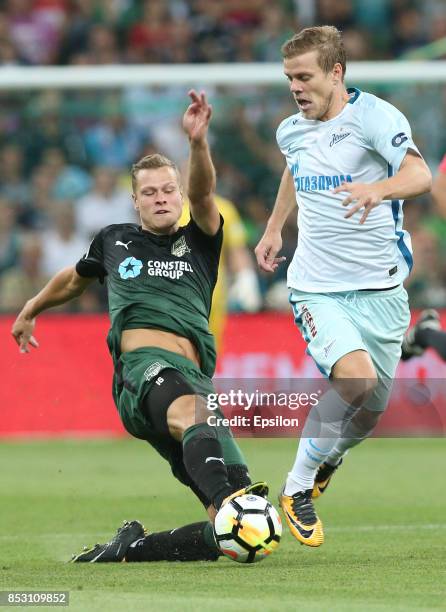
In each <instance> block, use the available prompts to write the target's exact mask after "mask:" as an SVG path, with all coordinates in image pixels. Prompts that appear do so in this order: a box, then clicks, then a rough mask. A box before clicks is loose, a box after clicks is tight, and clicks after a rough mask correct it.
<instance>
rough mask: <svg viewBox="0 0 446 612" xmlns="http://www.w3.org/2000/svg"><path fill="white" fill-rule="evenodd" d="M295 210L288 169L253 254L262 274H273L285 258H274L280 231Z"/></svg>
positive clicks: (280, 242) (294, 198)
mask: <svg viewBox="0 0 446 612" xmlns="http://www.w3.org/2000/svg"><path fill="white" fill-rule="evenodd" d="M294 208H296V195H295V191H294V181H293V177H292V176H291V173H290V171H289V169H288V167H285V170H284V172H283V175H282V179H281V181H280V186H279V191H278V192H277V197H276V202H275V204H274V208H273V212H272V213H271V217H270V218H269V221H268V225H267V226H266V230H265V233H264V234H263V236H262V238H261V240H260V242H259V244H258V245H257V246H256V248H255V250H254V252H255V255H256V258H257V263H258V265H259V268H260V269H261V270H263V271H264V272H274V271H275V270H276V269H277V267H278V265H279V264H280V263H282V261H285V259H286V257H276V255H277V253H278V252H279V251H280V249H281V248H282V229H283V226H284V224H285V221H286V220H287V218H288V216H289V214H290V213H291V211H292V210H293V209H294Z"/></svg>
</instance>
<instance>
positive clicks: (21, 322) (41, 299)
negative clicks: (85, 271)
mask: <svg viewBox="0 0 446 612" xmlns="http://www.w3.org/2000/svg"><path fill="white" fill-rule="evenodd" d="M94 280H95V279H94V278H83V277H82V276H79V274H78V273H77V272H76V270H75V268H74V267H69V268H64V269H63V270H61V271H60V272H58V273H57V274H56V275H55V276H53V278H52V279H51V280H50V281H49V282H48V283H47V284H46V285H45V287H44V288H43V289H42V290H41V291H40V292H39V293H38V294H37V295H36V296H34V297H33V298H31V299H30V300H28V302H26V304H25V306H24V307H23V308H22V310H21V312H20V313H19V315H18V316H17V319H16V320H15V322H14V324H13V326H12V330H11V333H12V335H13V336H14V339H15V341H16V342H17V344H18V345H19V347H20V352H21V353H29V346H32V347H34V348H38V346H39V343H38V342H37V340H36V339H35V338H34V336H33V333H34V327H35V325H36V317H37V315H39V314H40V313H41V312H43V311H44V310H47V309H48V308H51V307H53V306H59V305H60V304H65V303H66V302H69V301H70V300H72V299H74V298H76V297H78V296H79V295H81V293H83V291H85V289H86V288H87V287H88V285H90V284H91V283H92V282H93V281H94Z"/></svg>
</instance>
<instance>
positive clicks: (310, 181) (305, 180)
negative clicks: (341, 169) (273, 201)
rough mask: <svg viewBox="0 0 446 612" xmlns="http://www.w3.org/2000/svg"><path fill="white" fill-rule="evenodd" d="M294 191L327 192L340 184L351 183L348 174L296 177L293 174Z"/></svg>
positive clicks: (351, 180)
mask: <svg viewBox="0 0 446 612" xmlns="http://www.w3.org/2000/svg"><path fill="white" fill-rule="evenodd" d="M293 178H294V185H295V187H296V191H329V190H330V189H335V187H339V185H341V184H342V183H352V182H353V179H352V177H351V175H350V174H335V175H332V176H329V175H326V174H314V175H313V176H296V175H295V174H293Z"/></svg>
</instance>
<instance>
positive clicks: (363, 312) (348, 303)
mask: <svg viewBox="0 0 446 612" xmlns="http://www.w3.org/2000/svg"><path fill="white" fill-rule="evenodd" d="M282 55H283V58H284V62H283V63H284V72H285V75H286V77H287V79H288V81H289V86H290V90H291V93H292V95H293V97H294V99H295V101H296V103H297V106H298V109H299V112H298V113H297V114H295V115H292V116H291V117H288V118H287V119H285V120H284V121H282V123H281V124H280V125H279V128H278V130H277V142H278V145H279V147H280V150H281V151H282V153H283V155H284V156H285V159H286V167H285V171H284V173H283V177H282V180H281V183H280V187H279V191H278V194H277V199H276V203H275V206H274V210H273V212H272V214H271V217H270V219H269V221H268V224H267V228H266V231H265V233H264V235H263V237H262V239H261V240H260V242H259V244H258V245H257V247H256V250H255V252H256V257H257V261H258V264H259V266H260V268H261V269H262V270H264V271H266V272H274V271H275V270H276V268H277V266H278V265H279V264H280V263H281V262H282V261H283V260H284V258H283V257H278V253H279V251H280V249H281V247H282V239H281V231H282V228H283V225H284V223H285V220H286V218H287V217H288V215H289V214H290V212H291V210H292V209H293V208H294V207H295V205H296V201H297V204H298V208H299V211H298V228H299V235H298V245H297V249H296V251H295V254H294V257H293V260H292V262H291V264H290V266H289V268H288V287H289V289H290V303H291V306H292V308H293V314H294V318H295V321H296V324H297V326H298V328H299V330H300V331H301V333H302V335H303V336H304V338H305V340H306V342H307V347H308V348H307V351H308V352H309V354H310V355H311V356H312V357H313V359H314V360H315V362H316V364H317V365H318V367H319V369H320V370H321V371H322V372H323V373H324V374H325V375H326V376H327V377H329V378H330V380H331V381H332V387H331V389H330V390H329V391H327V393H325V394H324V395H323V396H322V397H321V398H320V401H319V404H318V405H317V406H314V407H313V408H312V409H311V411H310V413H309V415H308V417H307V420H306V422H305V425H304V429H303V432H302V436H301V439H300V442H299V446H298V450H297V455H296V460H295V462H294V465H293V467H292V469H291V471H290V472H289V473H288V477H287V480H286V483H285V486H284V488H283V490H282V492H281V494H280V496H279V501H280V504H281V506H282V509H283V511H284V514H285V518H286V521H287V523H288V526H289V528H290V530H291V532H292V534H293V535H294V537H295V538H296V539H297V540H299V541H300V542H302V543H303V544H306V545H308V546H320V545H321V544H322V543H323V541H324V534H323V528H322V523H321V521H320V519H319V518H318V517H317V515H316V513H315V510H314V506H313V499H314V498H315V497H318V496H319V495H321V493H323V491H324V490H325V488H326V487H327V485H328V482H329V480H330V478H331V476H332V474H333V473H334V470H335V469H336V467H337V466H338V465H339V464H340V462H341V460H342V457H343V455H344V454H345V453H346V452H347V451H348V449H349V448H352V447H353V446H355V445H356V444H358V443H359V442H360V441H362V440H363V439H364V438H366V437H367V436H368V435H369V434H370V433H371V432H372V430H373V428H374V426H375V425H376V423H377V421H378V419H379V416H380V415H381V414H382V412H383V410H384V409H385V406H386V403H387V399H388V394H389V391H390V386H391V380H392V378H393V376H394V373H395V369H396V366H397V363H398V360H399V358H400V355H401V342H402V339H403V335H404V332H405V330H406V329H407V326H408V324H409V307H408V302H407V294H406V291H405V289H404V288H403V285H402V283H403V281H404V279H405V278H406V276H407V275H408V274H409V272H410V269H411V267H412V250H411V244H410V237H409V235H408V234H407V232H405V231H404V230H403V229H402V217H403V215H402V203H403V200H404V199H405V198H411V197H415V196H417V195H420V194H422V193H425V192H427V191H429V190H430V188H431V180H432V177H431V173H430V171H429V169H428V167H427V165H426V163H425V162H424V160H423V158H422V157H421V155H420V153H419V151H418V149H417V147H416V145H415V144H414V142H413V140H412V136H411V130H410V126H409V124H408V122H407V120H406V118H405V117H404V116H403V115H402V113H400V112H399V111H398V110H397V109H396V108H395V107H393V106H392V105H391V104H389V103H387V102H385V101H383V100H380V99H379V98H377V97H376V96H374V95H371V94H369V93H365V92H362V91H360V90H358V89H346V87H345V84H344V76H345V70H346V56H345V50H344V47H343V43H342V38H341V34H340V32H339V31H338V30H337V29H336V28H334V27H331V26H322V27H312V28H306V29H305V30H302V31H301V32H300V33H298V34H296V35H295V36H293V37H292V38H291V39H290V40H288V41H287V42H286V43H285V44H284V45H283V47H282ZM316 425H317V426H316Z"/></svg>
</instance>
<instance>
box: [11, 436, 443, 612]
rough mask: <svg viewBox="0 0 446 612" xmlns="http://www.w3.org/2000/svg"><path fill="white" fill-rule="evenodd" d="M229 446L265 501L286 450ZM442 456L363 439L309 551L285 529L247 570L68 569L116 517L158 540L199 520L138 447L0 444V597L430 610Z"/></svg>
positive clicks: (108, 603)
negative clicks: (65, 593)
mask: <svg viewBox="0 0 446 612" xmlns="http://www.w3.org/2000/svg"><path fill="white" fill-rule="evenodd" d="M242 446H243V449H244V451H245V453H246V456H247V458H248V461H249V464H250V466H251V472H252V476H253V478H254V479H260V478H265V479H266V480H268V482H269V484H270V486H271V492H272V494H271V499H272V500H273V502H274V503H275V496H276V492H277V491H278V490H279V488H280V485H281V483H282V481H283V478H284V475H285V473H286V472H287V470H288V469H289V466H290V465H291V463H292V460H293V458H294V450H295V446H296V442H295V441H293V440H244V441H242ZM445 450H446V449H445V440H444V439H431V440H426V439H412V440H394V439H392V440H368V441H367V442H365V443H364V444H362V445H361V446H359V447H358V448H356V449H354V450H353V451H352V452H351V453H350V455H349V457H348V458H347V460H346V461H345V463H344V465H343V467H342V468H341V469H340V470H339V472H338V473H337V474H336V477H335V480H334V481H333V484H332V485H331V486H330V488H329V490H328V491H327V493H326V494H325V495H324V496H323V498H321V499H320V500H318V501H317V508H318V510H319V515H320V517H321V518H322V520H323V522H324V526H325V534H326V542H325V544H324V545H323V546H322V547H321V548H320V549H309V548H306V547H304V546H301V545H299V544H298V543H297V542H295V541H294V540H293V538H292V537H291V535H290V534H289V533H288V531H287V529H286V528H285V529H284V537H283V539H282V543H281V546H280V548H279V549H278V551H277V552H276V553H274V554H273V555H272V556H271V557H270V558H269V559H267V560H265V561H264V562H263V563H260V564H257V565H250V566H243V565H238V564H236V563H233V562H231V561H230V560H227V559H220V560H219V561H218V562H216V563H189V564H186V563H151V564H150V563H143V564H125V563H123V564H116V565H115V564H104V565H101V564H98V565H73V564H67V563H66V561H67V560H68V559H69V558H70V556H71V554H72V553H73V552H76V551H78V550H80V549H81V548H82V546H83V545H85V544H88V545H91V544H94V543H95V542H97V541H104V540H107V539H109V537H110V535H111V534H112V533H113V532H114V531H115V529H116V528H117V527H118V526H119V525H120V524H121V522H122V520H124V519H129V520H130V519H133V518H138V519H140V520H141V521H142V522H143V523H144V524H145V526H146V527H147V528H149V529H150V530H161V529H167V528H173V527H176V526H179V525H180V524H184V523H188V522H193V521H196V520H201V517H203V511H202V509H201V508H200V506H199V504H198V502H196V501H195V499H194V498H193V495H192V494H191V493H190V492H189V491H188V490H187V489H185V488H184V487H182V485H180V484H178V483H177V482H176V481H175V480H174V479H173V478H172V477H171V475H170V471H169V469H168V467H167V465H166V464H165V463H164V462H163V460H161V459H160V458H159V457H158V456H157V455H156V454H155V452H154V451H153V450H152V449H151V448H150V447H149V446H148V445H147V444H145V443H143V442H140V441H137V440H130V439H125V440H119V441H97V440H95V441H72V440H70V441H56V442H46V441H45V442H29V443H19V442H17V443H15V442H14V443H3V444H1V445H0V465H1V477H0V486H1V501H0V506H1V513H0V515H1V518H2V520H1V523H0V545H1V550H2V555H1V561H0V589H1V590H7V589H8V590H21V589H30V590H39V589H51V590H59V589H60V590H69V591H70V606H69V608H68V609H69V610H82V611H86V612H89V611H90V610H107V611H108V610H123V609H124V610H157V611H159V610H162V611H164V610H166V611H169V612H171V611H176V610H181V611H182V612H185V611H188V610H193V611H194V612H196V611H197V610H199V609H201V610H214V611H216V612H220V611H223V612H224V611H227V610H234V611H235V610H237V611H243V612H248V611H254V610H256V611H257V610H261V611H262V612H264V611H267V610H268V611H269V610H279V609H280V610H305V611H314V610H318V611H322V612H333V611H338V610H339V611H340V610H348V611H360V612H362V611H384V610H388V611H391V612H395V611H407V610H414V611H415V610H417V611H420V610H441V609H443V610H444V609H446V608H445V602H446V590H445V584H446V571H445V567H446V512H445V509H446V487H445V486H444V482H445V481H444V466H445ZM26 609H28V610H29V608H26ZM40 609H42V608H40ZM43 609H50V608H46V607H45V608H43ZM51 609H54V608H51Z"/></svg>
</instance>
